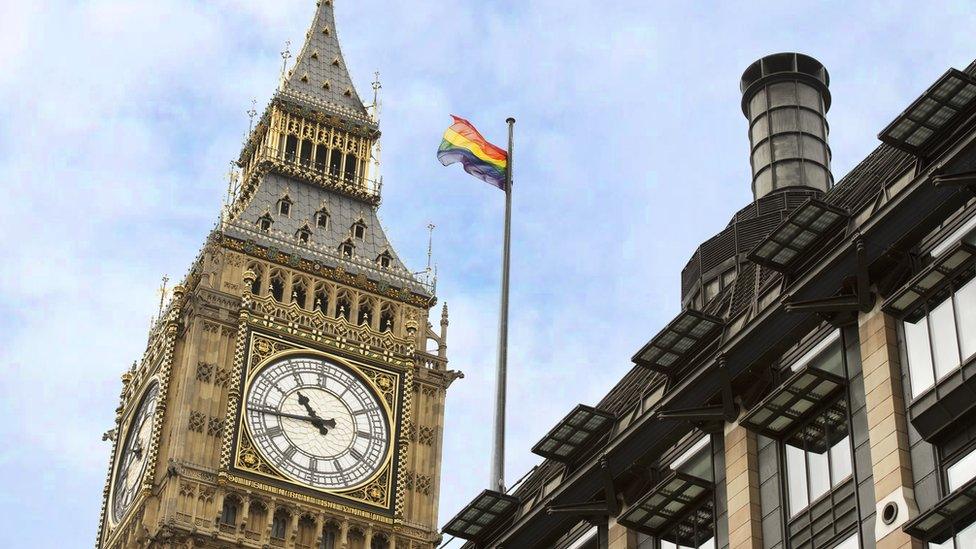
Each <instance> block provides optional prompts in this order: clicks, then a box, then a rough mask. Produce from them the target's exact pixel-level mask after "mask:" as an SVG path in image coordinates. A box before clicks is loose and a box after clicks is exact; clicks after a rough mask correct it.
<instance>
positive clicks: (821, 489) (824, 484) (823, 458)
mask: <svg viewBox="0 0 976 549" xmlns="http://www.w3.org/2000/svg"><path fill="white" fill-rule="evenodd" d="M807 467H808V468H809V470H810V501H815V500H816V499H817V498H819V497H820V496H822V495H824V494H826V493H827V492H829V491H830V465H829V464H828V462H827V452H824V453H822V454H818V453H816V452H807Z"/></svg>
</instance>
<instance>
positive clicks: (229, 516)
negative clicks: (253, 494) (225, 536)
mask: <svg viewBox="0 0 976 549" xmlns="http://www.w3.org/2000/svg"><path fill="white" fill-rule="evenodd" d="M240 505H241V502H240V500H239V499H238V498H237V496H235V495H233V494H232V495H229V496H227V497H226V498H224V507H223V509H221V510H220V523H221V524H227V525H229V526H235V525H236V524H237V511H238V509H240Z"/></svg>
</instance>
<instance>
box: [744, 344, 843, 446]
mask: <svg viewBox="0 0 976 549" xmlns="http://www.w3.org/2000/svg"><path fill="white" fill-rule="evenodd" d="M832 364H834V363H833V362H826V363H817V362H813V363H811V364H809V365H808V366H806V367H804V368H803V369H801V370H800V371H798V372H796V373H795V374H793V375H792V376H790V378H789V379H787V380H786V382H784V383H783V384H782V385H780V386H779V387H778V388H777V389H776V390H775V391H773V393H772V394H770V395H769V396H768V397H766V398H765V399H764V400H763V401H762V402H761V403H759V404H758V405H757V406H755V407H754V408H753V409H752V410H751V411H750V412H749V413H748V414H746V416H745V417H744V418H743V419H742V421H741V424H742V425H743V426H745V427H746V428H747V429H749V430H750V431H752V432H754V433H759V434H762V435H766V436H768V437H770V438H773V439H776V440H785V441H786V442H787V443H789V444H792V445H794V446H797V447H799V448H807V449H810V450H812V451H815V452H818V453H822V452H824V451H826V450H827V449H828V448H829V447H830V445H831V444H832V443H833V442H835V441H834V440H832V439H831V436H830V435H831V434H832V433H840V435H838V436H843V433H844V432H845V429H844V428H843V426H844V425H845V422H846V420H847V409H846V406H845V404H844V403H845V401H844V399H838V398H837V397H838V396H840V394H841V393H842V392H843V390H844V387H845V386H846V382H845V380H844V378H843V377H841V375H840V372H836V371H829V370H828V369H827V368H825V367H824V366H827V365H832ZM842 367H843V363H841V368H842Z"/></svg>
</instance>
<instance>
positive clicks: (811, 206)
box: [749, 198, 848, 272]
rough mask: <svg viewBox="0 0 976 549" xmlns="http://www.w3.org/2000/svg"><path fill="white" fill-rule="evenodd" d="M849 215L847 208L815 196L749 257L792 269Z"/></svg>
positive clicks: (761, 243) (777, 268) (776, 268)
mask: <svg viewBox="0 0 976 549" xmlns="http://www.w3.org/2000/svg"><path fill="white" fill-rule="evenodd" d="M847 218H848V213H847V211H846V210H844V209H842V208H838V207H836V206H831V205H830V204H827V203H826V202H823V201H821V200H816V199H813V198H811V199H810V200H807V201H806V202H804V203H803V205H802V206H800V207H799V208H797V209H796V210H795V211H794V212H793V213H791V214H790V216H789V217H787V218H786V219H785V220H784V221H783V222H782V223H780V225H779V227H777V228H776V229H775V230H774V231H773V232H772V233H771V234H770V235H769V236H767V237H766V239H765V240H763V241H762V242H760V243H759V245H758V246H756V248H755V249H753V250H752V251H751V252H750V253H749V259H751V260H752V261H754V262H756V263H758V264H760V265H763V266H765V267H769V268H770V269H773V270H776V271H779V272H786V271H789V270H790V268H791V267H792V266H793V265H794V263H795V262H796V261H797V260H798V259H801V258H802V257H803V256H804V255H805V254H806V252H807V251H808V250H810V249H811V248H813V247H814V245H816V244H817V243H819V242H820V241H821V239H822V238H823V237H825V236H826V235H828V234H830V233H831V232H832V231H833V230H834V229H835V228H836V227H837V225H838V224H839V223H840V222H841V221H843V220H845V219H847Z"/></svg>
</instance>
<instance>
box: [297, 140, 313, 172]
mask: <svg viewBox="0 0 976 549" xmlns="http://www.w3.org/2000/svg"><path fill="white" fill-rule="evenodd" d="M312 146H313V145H312V142H311V141H309V140H308V139H303V140H302V148H301V151H300V152H299V158H298V161H299V163H301V165H302V166H309V165H311V164H312Z"/></svg>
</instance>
